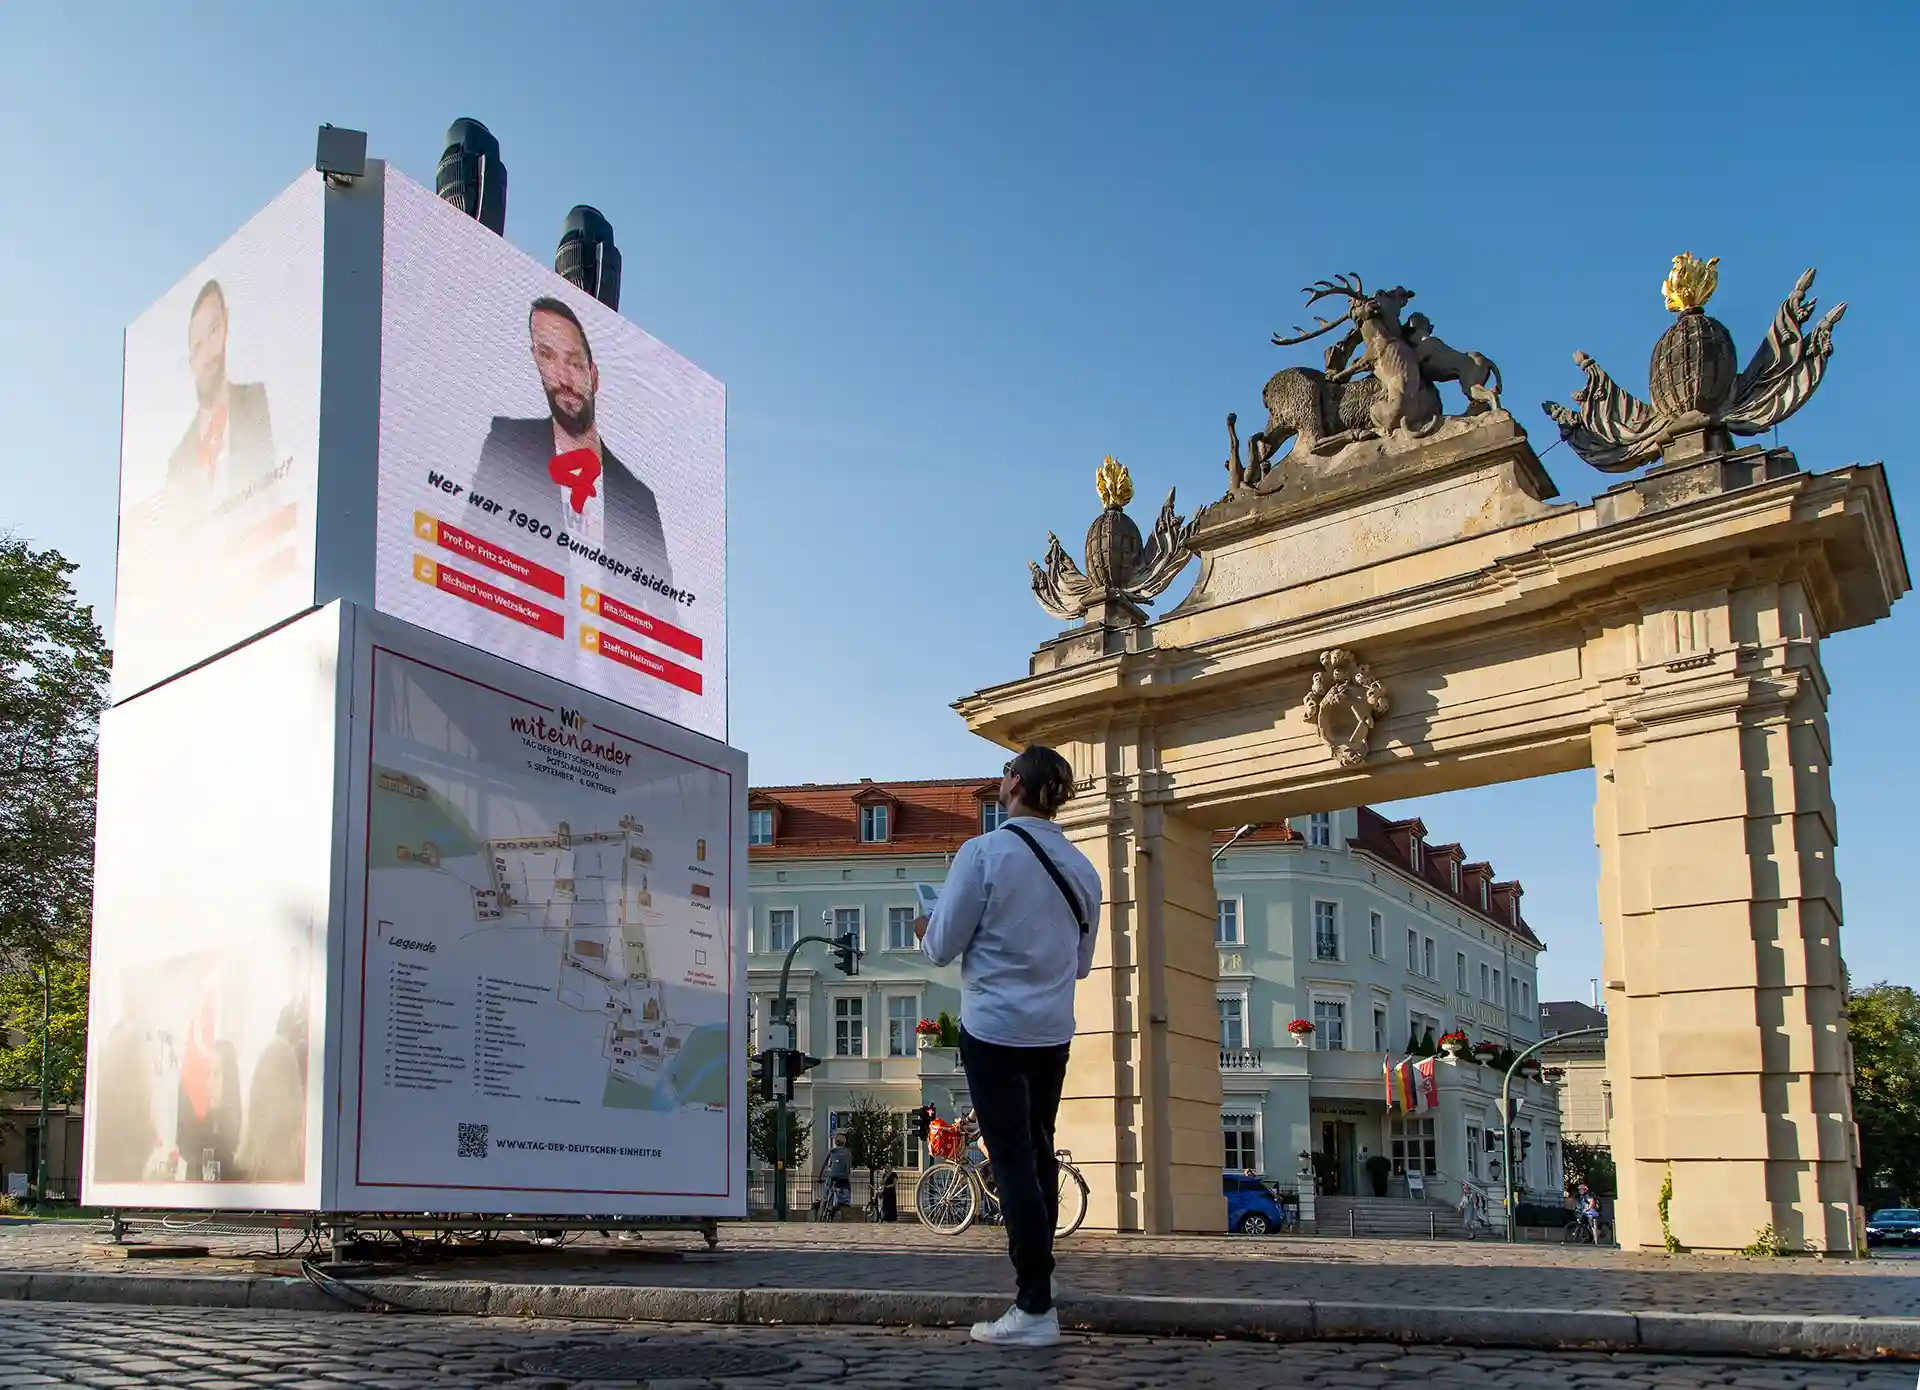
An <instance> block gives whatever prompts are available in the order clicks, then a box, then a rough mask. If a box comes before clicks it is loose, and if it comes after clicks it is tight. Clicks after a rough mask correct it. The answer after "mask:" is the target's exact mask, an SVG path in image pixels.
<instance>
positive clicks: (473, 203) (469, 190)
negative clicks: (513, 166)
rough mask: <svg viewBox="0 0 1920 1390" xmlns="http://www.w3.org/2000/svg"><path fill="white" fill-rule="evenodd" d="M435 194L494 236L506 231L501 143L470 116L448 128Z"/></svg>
mask: <svg viewBox="0 0 1920 1390" xmlns="http://www.w3.org/2000/svg"><path fill="white" fill-rule="evenodd" d="M433 188H434V192H436V193H438V194H439V195H440V196H441V198H442V199H444V200H445V201H447V202H449V203H452V204H453V205H454V206H455V207H457V208H459V209H460V211H462V212H464V213H465V214H466V215H467V216H469V217H471V218H473V219H474V220H475V221H477V222H478V223H479V224H480V225H481V226H483V227H485V228H486V229H487V230H488V231H490V232H492V233H493V234H494V235H495V236H504V235H505V234H506V228H507V166H506V165H504V164H502V163H501V162H500V142H499V141H498V140H496V139H494V138H493V132H492V131H490V130H488V129H487V128H486V127H485V126H483V125H481V124H480V122H478V121H476V120H474V119H472V118H471V117H469V116H462V117H461V118H460V119H459V120H457V121H455V122H454V123H453V124H452V125H450V126H448V127H447V148H446V151H445V153H443V154H442V155H441V156H440V168H439V170H438V172H437V173H436V174H435V175H434V180H433Z"/></svg>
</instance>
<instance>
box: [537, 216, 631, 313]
mask: <svg viewBox="0 0 1920 1390" xmlns="http://www.w3.org/2000/svg"><path fill="white" fill-rule="evenodd" d="M553 268H554V270H555V271H557V272H558V273H559V275H560V277H561V278H562V279H563V280H570V281H572V282H573V283H574V284H576V285H578V286H579V287H580V288H581V289H583V290H585V291H586V292H587V293H588V294H590V295H592V296H593V297H594V298H595V299H597V300H599V301H600V302H601V303H602V304H604V305H606V306H607V307H608V308H609V309H618V308H619V307H620V249H619V248H618V247H617V246H615V245H614V244H613V224H612V223H611V222H609V221H607V219H606V218H604V217H602V216H601V215H600V212H599V210H598V209H597V208H590V207H585V206H581V207H576V208H575V209H574V210H573V211H572V212H570V213H568V214H567V220H566V221H565V222H563V223H561V224H560V247H559V249H558V250H556V251H555V252H554V253H553Z"/></svg>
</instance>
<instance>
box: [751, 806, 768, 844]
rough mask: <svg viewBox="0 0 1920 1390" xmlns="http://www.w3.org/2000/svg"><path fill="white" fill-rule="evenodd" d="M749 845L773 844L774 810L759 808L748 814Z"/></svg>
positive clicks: (764, 807)
mask: <svg viewBox="0 0 1920 1390" xmlns="http://www.w3.org/2000/svg"><path fill="white" fill-rule="evenodd" d="M747 843H748V844H750V845H770V844H772V843H773V808H772V807H770V806H757V807H755V808H754V809H753V810H751V811H749V812H747Z"/></svg>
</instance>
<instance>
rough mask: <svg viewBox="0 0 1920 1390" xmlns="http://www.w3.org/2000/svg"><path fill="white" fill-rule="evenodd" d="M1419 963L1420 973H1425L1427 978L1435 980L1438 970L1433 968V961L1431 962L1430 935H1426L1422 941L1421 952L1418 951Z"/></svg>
mask: <svg viewBox="0 0 1920 1390" xmlns="http://www.w3.org/2000/svg"><path fill="white" fill-rule="evenodd" d="M1420 964H1421V967H1422V968H1421V971H1420V973H1421V974H1422V975H1425V976H1426V977H1427V978H1428V979H1429V980H1437V979H1439V978H1440V974H1439V971H1438V970H1437V969H1435V967H1434V963H1433V938H1432V937H1428V938H1427V939H1426V941H1425V942H1424V943H1422V947H1421V953H1420Z"/></svg>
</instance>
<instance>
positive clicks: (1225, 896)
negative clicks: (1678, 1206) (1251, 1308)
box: [748, 781, 1562, 1201]
mask: <svg viewBox="0 0 1920 1390" xmlns="http://www.w3.org/2000/svg"><path fill="white" fill-rule="evenodd" d="M996 786H997V783H991V782H989V783H982V782H972V781H962V782H913V783H891V784H876V783H872V782H861V783H854V784H839V785H833V786H805V787H787V788H767V789H763V790H761V791H756V792H755V793H754V795H753V799H752V800H751V802H750V803H749V805H750V834H749V839H750V841H752V844H751V849H750V856H751V863H752V872H751V897H752V918H753V943H752V954H751V956H750V959H749V970H748V976H749V991H750V993H751V995H752V1018H753V1026H754V1033H755V1039H756V1042H758V1040H759V1039H760V1038H763V1037H764V1036H765V1031H764V1029H765V1024H766V1021H767V1019H768V1018H770V1017H771V1007H772V1001H773V998H774V996H775V994H776V993H777V990H778V981H779V975H780V970H781V966H782V963H783V961H784V960H785V957H786V953H787V949H788V948H789V947H790V946H791V945H792V944H793V942H794V940H795V939H796V938H797V937H798V936H804V935H809V934H812V935H822V936H838V935H841V934H843V933H844V932H847V931H854V932H857V933H859V935H860V938H861V940H862V942H863V943H864V947H865V950H866V952H867V954H866V956H865V958H864V960H863V961H862V964H861V973H860V975H859V976H857V977H855V978H852V979H849V978H847V977H845V976H844V975H841V974H840V973H839V972H837V971H836V970H835V969H834V968H833V964H832V955H831V952H830V951H829V950H828V949H827V948H826V947H824V946H817V945H815V946H803V947H802V948H801V949H800V951H799V952H798V954H797V956H796V957H795V961H794V967H793V970H792V974H791V980H790V984H789V992H790V995H791V997H792V998H793V999H794V1000H795V1010H796V1014H795V1024H796V1029H797V1032H798V1041H797V1045H798V1046H799V1047H800V1048H801V1049H802V1050H803V1051H806V1052H808V1053H810V1054H812V1055H813V1056H816V1057H819V1058H820V1059H821V1065H820V1066H819V1067H818V1068H816V1069H815V1070H814V1071H813V1072H812V1073H810V1075H809V1076H808V1078H807V1079H806V1080H804V1081H802V1082H801V1083H800V1084H799V1086H798V1087H797V1094H796V1107H797V1108H799V1109H800V1110H801V1111H802V1112H803V1113H805V1114H806V1115H807V1116H808V1118H809V1120H810V1122H811V1125H812V1128H813V1133H814V1135H815V1142H814V1143H813V1145H812V1148H811V1154H810V1157H809V1159H808V1160H807V1162H806V1163H805V1164H804V1165H802V1166H803V1168H804V1169H806V1170H811V1169H812V1168H815V1167H817V1166H818V1162H819V1157H820V1155H821V1154H823V1153H824V1152H825V1149H826V1143H825V1139H826V1136H828V1135H829V1134H831V1133H832V1132H833V1131H834V1130H835V1129H836V1128H838V1127H839V1126H840V1125H841V1124H842V1123H843V1120H844V1116H845V1115H846V1114H847V1113H849V1112H850V1111H851V1110H852V1109H853V1107H854V1106H855V1105H856V1104H858V1103H860V1097H861V1096H862V1095H866V1096H871V1097H873V1099H874V1100H875V1101H878V1102H879V1103H881V1104H882V1105H884V1106H885V1107H886V1108H888V1109H891V1110H894V1111H896V1112H899V1113H901V1114H902V1115H904V1114H905V1113H906V1112H908V1111H911V1110H912V1109H914V1108H915V1107H916V1106H919V1105H921V1104H923V1103H925V1102H928V1101H931V1102H933V1103H934V1104H936V1105H937V1106H939V1108H940V1111H941V1113H942V1114H943V1115H951V1114H952V1113H953V1112H954V1111H955V1110H957V1109H959V1108H963V1107H964V1105H965V1103H966V1090H965V1079H964V1077H963V1076H962V1075H961V1074H960V1073H959V1068H958V1062H957V1058H956V1057H955V1056H954V1055H953V1053H952V1052H951V1050H950V1049H945V1048H940V1047H923V1046H922V1045H921V1040H920V1039H919V1038H918V1037H917V1036H916V1035H915V1028H916V1025H918V1024H919V1022H920V1021H921V1020H922V1019H933V1018H936V1017H937V1016H938V1015H939V1014H941V1013H943V1012H944V1013H946V1014H948V1015H949V1016H952V1017H955V1018H957V1016H958V1014H959V998H960V996H959V974H958V970H957V968H955V967H948V968H946V969H936V968H934V967H932V966H931V965H930V964H929V963H928V961H927V960H926V958H925V957H924V956H923V955H921V954H920V952H919V951H918V950H917V949H916V947H915V944H914V941H913V936H912V930H911V926H910V924H911V922H912V919H913V917H914V915H915V912H916V909H915V907H914V891H913V890H914V884H915V883H918V882H929V883H934V884H938V883H940V882H941V881H942V879H943V878H944V875H945V871H946V866H947V864H948V863H949V862H950V860H951V856H952V853H953V851H954V850H956V849H958V848H959V845H960V844H961V843H962V842H964V841H965V840H966V839H967V838H968V837H970V836H971V835H975V834H979V833H982V831H984V830H987V829H991V828H993V827H994V826H995V825H997V824H998V822H999V818H1000V813H999V809H998V807H997V806H995V805H994V804H993V799H992V798H993V792H994V789H995V787H996ZM1224 838H1225V837H1224V836H1223V837H1222V839H1223V840H1224ZM1214 881H1215V885H1216V891H1217V894H1218V913H1217V920H1216V928H1215V944H1216V947H1217V949H1218V951H1219V984H1218V987H1217V990H1216V1003H1217V1006H1218V1009H1219V1019H1220V1065H1221V1081H1222V1090H1223V1103H1222V1106H1221V1128H1222V1140H1223V1147H1224V1155H1225V1157H1224V1164H1225V1167H1227V1168H1229V1169H1233V1170H1242V1169H1252V1170H1254V1171H1256V1172H1258V1173H1261V1174H1263V1175H1265V1176H1267V1177H1269V1178H1271V1179H1273V1180H1275V1181H1277V1182H1279V1183H1280V1184H1281V1185H1282V1186H1283V1187H1286V1188H1297V1189H1299V1190H1302V1191H1314V1192H1318V1193H1320V1194H1323V1195H1352V1196H1371V1195H1375V1194H1376V1192H1378V1191H1379V1189H1378V1188H1377V1187H1376V1179H1379V1178H1384V1183H1383V1184H1381V1185H1382V1186H1383V1187H1384V1189H1385V1190H1384V1192H1382V1193H1380V1195H1389V1196H1405V1195H1409V1188H1410V1187H1411V1188H1412V1190H1413V1195H1418V1194H1419V1193H1420V1192H1421V1191H1422V1190H1424V1192H1425V1194H1426V1195H1428V1196H1430V1197H1434V1198H1440V1199H1445V1200H1449V1201H1454V1200H1457V1199H1458V1194H1459V1188H1460V1184H1461V1183H1462V1182H1463V1181H1470V1182H1473V1183H1475V1184H1477V1185H1479V1186H1481V1187H1482V1188H1483V1189H1484V1190H1487V1191H1490V1192H1492V1193H1494V1194H1495V1195H1496V1198H1497V1194H1498V1192H1499V1190H1500V1188H1501V1186H1502V1184H1503V1181H1504V1176H1503V1171H1502V1166H1501V1165H1502V1163H1503V1160H1504V1157H1505V1155H1504V1153H1503V1152H1502V1149H1503V1146H1502V1145H1501V1144H1500V1143H1499V1140H1498V1138H1497V1135H1498V1134H1499V1132H1500V1131H1501V1129H1502V1125H1501V1123H1500V1113H1499V1098H1500V1082H1501V1073H1500V1072H1498V1071H1496V1070H1495V1069H1493V1068H1492V1067H1489V1066H1482V1065H1479V1064H1477V1063H1476V1062H1475V1060H1474V1059H1473V1055H1472V1054H1471V1052H1469V1053H1468V1055H1467V1056H1466V1057H1464V1058H1462V1059H1458V1060H1455V1059H1450V1058H1449V1059H1444V1060H1442V1061H1441V1062H1440V1063H1439V1064H1438V1073H1439V1096H1440V1104H1439V1106H1438V1108H1437V1109H1435V1110H1432V1111H1427V1112H1423V1113H1419V1114H1414V1115H1403V1114H1401V1113H1399V1112H1397V1111H1394V1112H1390V1111H1389V1109H1388V1106H1387V1100H1386V1089H1385V1082H1384V1070H1385V1067H1386V1065H1387V1064H1388V1063H1389V1062H1399V1061H1400V1060H1402V1059H1403V1058H1405V1057H1407V1056H1408V1055H1409V1053H1410V1052H1412V1053H1415V1054H1418V1055H1420V1056H1426V1055H1429V1054H1430V1052H1431V1050H1432V1049H1433V1047H1434V1045H1435V1044H1436V1043H1437V1042H1438V1040H1439V1039H1440V1038H1441V1037H1442V1036H1444V1035H1446V1034H1448V1033H1450V1032H1453V1031H1456V1030H1457V1031H1461V1032H1464V1033H1466V1034H1467V1035H1468V1037H1469V1039H1470V1040H1471V1042H1472V1043H1474V1044H1481V1043H1486V1044H1489V1045H1491V1046H1494V1047H1497V1048H1500V1049H1510V1050H1513V1051H1517V1050H1519V1049H1521V1048H1524V1047H1526V1046H1527V1045H1529V1044H1531V1043H1533V1042H1535V1041H1537V1040H1538V1038H1539V1037H1540V1033H1539V1007H1538V1005H1539V1000H1538V981H1537V966H1538V961H1539V957H1540V954H1541V952H1542V951H1543V949H1544V947H1543V946H1542V944H1541V943H1540V941H1539V939H1538V938H1537V937H1535V935H1534V934H1533V932H1532V931H1531V929H1530V928H1529V927H1527V925H1526V923H1525V920H1524V918H1523V917H1522V916H1521V913H1520V907H1519V903H1520V886H1519V884H1518V883H1513V882H1505V883H1496V882H1494V880H1493V872H1492V869H1491V867H1490V866H1489V865H1488V864H1486V863H1485V862H1477V863H1469V862H1466V861H1465V858H1464V854H1463V852H1462V850H1461V848H1460V846H1459V845H1457V844H1447V845H1430V844H1428V843H1427V836H1426V830H1425V827H1424V826H1423V825H1422V824H1421V823H1420V822H1418V821H1395V822H1390V821H1387V820H1386V819H1384V818H1383V817H1381V816H1380V815H1378V814H1377V813H1375V812H1374V811H1372V810H1371V809H1369V808H1366V807H1361V808H1357V809H1353V810H1347V811H1339V812H1333V813H1330V814H1325V815H1316V816H1310V817H1301V818H1299V819H1298V820H1296V821H1294V822H1291V823H1289V824H1283V825H1272V826H1261V827H1257V828H1256V829H1255V830H1254V831H1253V832H1252V833H1250V834H1248V835H1246V836H1244V837H1243V838H1241V839H1239V840H1238V841H1236V842H1234V843H1232V844H1231V845H1227V846H1226V847H1225V848H1224V849H1223V851H1222V852H1221V854H1220V857H1219V858H1218V859H1217V860H1216V862H1215V869H1214ZM1296 1020H1304V1021H1306V1022H1308V1023H1311V1024H1312V1025H1313V1028H1312V1031H1311V1032H1310V1033H1306V1034H1304V1035H1302V1036H1296V1035H1295V1034H1294V1033H1291V1032H1290V1031H1289V1025H1290V1024H1293V1023H1295V1021H1296ZM1515 1094H1516V1095H1518V1096H1519V1097H1520V1098H1521V1100H1522V1108H1521V1110H1520V1112H1519V1115H1518V1117H1517V1119H1516V1122H1515V1125H1514V1129H1515V1131H1516V1134H1517V1135H1522V1136H1525V1137H1524V1141H1523V1142H1522V1143H1521V1144H1520V1145H1519V1147H1520V1148H1521V1150H1522V1151H1523V1157H1522V1158H1521V1162H1520V1164H1519V1166H1518V1168H1517V1169H1516V1172H1515V1181H1516V1186H1519V1187H1522V1188H1528V1189H1536V1190H1539V1191H1542V1192H1546V1193H1553V1194H1557V1193H1558V1191H1559V1189H1560V1184H1561V1181H1562V1172H1561V1161H1560V1134H1559V1115H1558V1098H1557V1092H1556V1091H1555V1090H1554V1089H1553V1088H1552V1087H1550V1086H1546V1085H1543V1084H1540V1083H1539V1082H1537V1081H1532V1080H1523V1079H1520V1078H1516V1082H1515ZM903 1128H904V1127H903ZM1376 1156H1378V1157H1382V1158H1384V1159H1386V1165H1385V1167H1386V1171H1385V1173H1384V1174H1381V1173H1380V1171H1379V1170H1380V1168H1381V1165H1380V1164H1378V1163H1373V1164H1370V1163H1369V1159H1372V1158H1374V1157H1376ZM921 1157H922V1156H921V1155H920V1154H919V1152H918V1151H917V1145H916V1144H915V1143H914V1142H913V1141H912V1140H911V1139H910V1138H907V1139H904V1140H903V1143H902V1151H901V1154H900V1163H901V1165H902V1167H903V1169H905V1170H908V1171H911V1170H913V1169H916V1168H918V1167H919V1166H920V1162H921Z"/></svg>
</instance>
